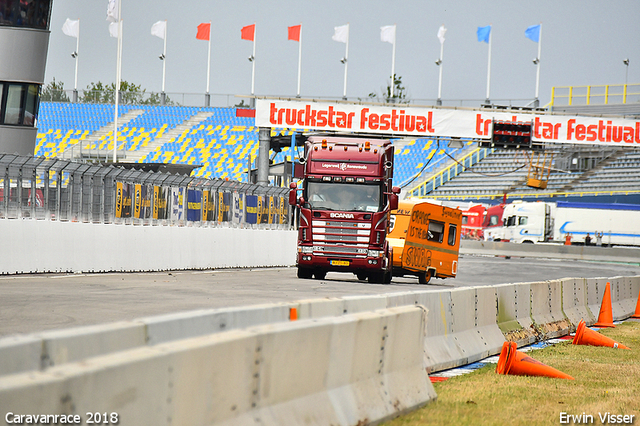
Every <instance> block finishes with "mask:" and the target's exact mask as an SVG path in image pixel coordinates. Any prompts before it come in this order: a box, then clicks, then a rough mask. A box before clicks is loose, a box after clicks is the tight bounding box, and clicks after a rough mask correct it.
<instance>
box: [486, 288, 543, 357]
mask: <svg viewBox="0 0 640 426" xmlns="http://www.w3.org/2000/svg"><path fill="white" fill-rule="evenodd" d="M495 289H496V297H497V306H498V316H497V323H498V327H499V328H500V330H501V331H502V333H503V334H504V336H505V338H506V340H508V341H511V342H516V343H517V344H518V346H524V345H528V344H531V343H533V342H535V341H536V338H537V333H536V330H535V327H531V326H532V324H533V321H532V320H531V288H530V284H529V283H517V284H502V285H497V286H495Z"/></svg>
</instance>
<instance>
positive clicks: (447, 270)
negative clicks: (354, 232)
mask: <svg viewBox="0 0 640 426" xmlns="http://www.w3.org/2000/svg"><path fill="white" fill-rule="evenodd" d="M461 225H462V211H461V210H459V209H457V208H456V209H452V208H450V207H445V206H442V205H439V204H434V203H431V202H427V201H421V200H418V201H400V202H399V203H398V209H397V210H393V211H391V226H392V230H391V232H390V233H389V235H388V236H387V241H388V242H389V244H390V245H391V247H392V248H393V255H392V256H393V275H395V276H404V275H416V276H417V277H418V281H419V282H420V284H428V283H429V281H430V280H431V277H436V278H449V277H455V276H456V273H457V272H458V251H459V249H460V228H461Z"/></svg>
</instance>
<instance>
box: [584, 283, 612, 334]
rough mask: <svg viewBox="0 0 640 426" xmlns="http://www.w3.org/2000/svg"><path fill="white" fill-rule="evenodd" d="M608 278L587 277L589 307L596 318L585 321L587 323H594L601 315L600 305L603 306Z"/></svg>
mask: <svg viewBox="0 0 640 426" xmlns="http://www.w3.org/2000/svg"><path fill="white" fill-rule="evenodd" d="M608 280H609V279H608V278H587V279H586V281H587V307H588V308H589V311H590V312H591V317H593V318H595V319H594V320H593V321H592V322H587V319H586V318H585V319H584V322H585V323H587V325H593V324H595V322H596V321H597V320H598V316H599V315H600V307H601V306H602V296H603V295H604V289H605V287H606V285H607V281H608Z"/></svg>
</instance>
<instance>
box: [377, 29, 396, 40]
mask: <svg viewBox="0 0 640 426" xmlns="http://www.w3.org/2000/svg"><path fill="white" fill-rule="evenodd" d="M380 40H382V41H386V42H387V43H391V44H395V42H396V26H395V25H387V26H386V27H380Z"/></svg>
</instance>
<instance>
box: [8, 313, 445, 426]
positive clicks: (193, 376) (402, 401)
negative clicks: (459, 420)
mask: <svg viewBox="0 0 640 426" xmlns="http://www.w3.org/2000/svg"><path fill="white" fill-rule="evenodd" d="M424 327H425V310H424V309H423V308H422V307H414V306H407V307H399V308H392V309H385V310H381V311H375V312H367V313H361V314H353V315H346V316H342V317H337V318H323V319H318V320H308V321H297V322H291V323H281V324H273V325H265V326H259V327H254V328H250V329H245V330H232V331H229V332H224V333H217V334H214V335H208V336H203V337H198V338H191V339H186V340H180V341H175V342H168V343H164V344H160V345H156V346H150V347H142V348H137V349H133V350H129V351H124V352H119V353H116V354H111V355H108V356H103V357H98V358H92V359H90V360H86V361H84V362H82V363H69V364H65V365H62V366H55V367H52V368H50V369H49V370H48V371H45V372H35V373H34V372H32V373H24V374H18V375H12V376H6V377H2V378H0V412H2V413H8V412H12V413H17V414H52V413H78V414H79V415H81V416H82V418H83V420H84V421H86V420H87V418H86V414H85V413H87V412H92V413H95V412H98V413H107V415H108V416H111V413H117V415H118V420H119V424H121V425H123V426H127V425H140V424H188V425H194V426H196V425H230V424H234V425H235V424H255V423H256V422H257V423H259V424H263V425H283V424H291V425H293V424H305V425H327V424H335V425H353V424H360V423H362V424H364V423H370V422H373V423H375V422H378V421H381V420H384V419H387V418H390V417H392V416H395V415H397V414H400V413H402V412H404V411H408V410H412V409H414V408H416V407H418V406H420V405H423V404H425V403H427V402H428V401H430V400H433V399H435V398H436V395H435V392H434V390H433V387H432V385H431V382H430V381H429V379H428V377H427V375H426V373H425V370H424V368H423V358H422V349H423V347H424Z"/></svg>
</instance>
